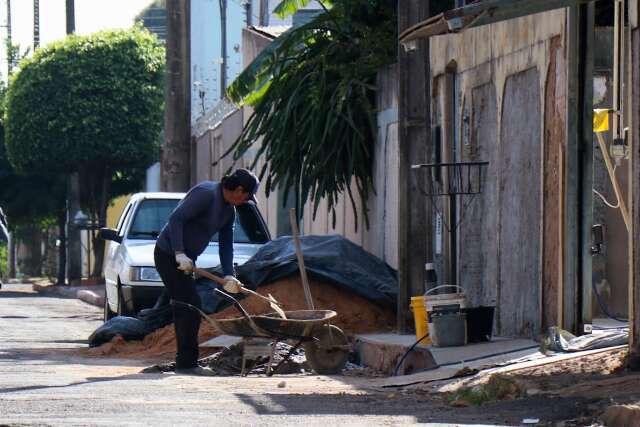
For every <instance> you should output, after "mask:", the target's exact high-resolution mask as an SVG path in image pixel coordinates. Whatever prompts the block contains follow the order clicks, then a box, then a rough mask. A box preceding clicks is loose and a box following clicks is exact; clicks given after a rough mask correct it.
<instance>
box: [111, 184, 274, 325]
mask: <svg viewBox="0 0 640 427" xmlns="http://www.w3.org/2000/svg"><path fill="white" fill-rule="evenodd" d="M185 195H186V193H137V194H134V195H133V196H131V198H130V199H129V202H128V203H127V205H126V206H125V208H124V210H123V211H122V215H121V216H120V219H119V220H118V224H117V227H116V229H111V228H102V229H101V230H100V237H102V238H103V239H105V240H107V241H108V247H107V248H106V259H105V264H104V276H105V287H106V298H105V303H104V319H105V321H106V320H108V319H110V318H112V317H113V316H114V315H119V316H130V315H134V314H135V313H137V312H138V311H140V310H142V309H144V308H149V307H152V306H153V305H154V304H155V302H156V300H157V299H158V297H159V296H160V294H161V293H162V290H163V284H162V280H161V279H160V275H159V274H158V272H157V271H156V268H155V266H154V260H153V251H154V248H155V244H156V239H157V238H158V235H159V234H160V231H161V230H162V228H163V227H164V225H165V224H166V223H167V220H168V219H169V215H170V214H171V212H173V210H174V209H175V207H176V206H177V205H178V203H179V202H180V200H181V199H182V198H183V197H184V196H185ZM236 212H237V215H236V224H235V231H234V234H233V241H234V257H233V261H234V264H236V265H240V264H244V263H245V262H246V261H247V260H248V259H249V258H251V257H252V256H253V255H254V254H255V253H256V252H257V251H258V249H259V248H260V247H261V246H262V245H263V244H265V243H267V242H268V241H269V240H271V236H270V235H269V231H268V229H267V226H266V224H265V221H264V219H263V218H262V215H260V212H259V210H258V208H257V206H256V205H255V204H254V203H253V202H249V203H246V204H244V205H242V206H238V207H237V208H236ZM219 264H220V258H219V255H218V235H217V234H216V235H214V236H213V238H212V239H211V241H210V242H209V246H208V247H207V248H206V249H205V251H204V253H203V254H202V255H200V256H199V257H198V259H197V261H196V265H197V266H198V267H199V268H211V267H216V266H218V265H219Z"/></svg>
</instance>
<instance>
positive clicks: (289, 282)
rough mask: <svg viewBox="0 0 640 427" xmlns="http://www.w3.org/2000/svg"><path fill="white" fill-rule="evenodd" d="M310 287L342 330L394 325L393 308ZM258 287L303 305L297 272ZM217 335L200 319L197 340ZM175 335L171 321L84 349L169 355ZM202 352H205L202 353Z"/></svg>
mask: <svg viewBox="0 0 640 427" xmlns="http://www.w3.org/2000/svg"><path fill="white" fill-rule="evenodd" d="M310 288H311V294H312V295H313V301H314V304H315V306H316V309H319V310H335V311H336V312H337V313H338V316H337V317H336V318H335V319H333V320H332V322H331V323H332V324H334V325H336V326H338V327H339V328H341V329H342V330H343V331H345V332H346V333H370V332H383V331H389V330H392V329H393V327H394V325H395V314H394V312H393V310H391V309H388V308H384V307H381V306H379V305H377V304H374V303H372V302H371V301H369V300H366V299H364V298H362V297H360V296H358V295H355V294H353V293H352V292H349V291H347V290H344V289H342V288H338V287H336V286H334V285H332V284H329V283H325V282H320V281H317V280H311V283H310ZM258 291H259V293H261V294H263V295H266V294H271V295H273V296H274V297H275V299H276V300H278V301H279V302H280V303H282V304H283V308H284V310H285V311H287V310H304V309H306V308H307V306H306V302H305V298H304V291H303V289H302V284H301V283H300V278H299V277H298V276H294V277H291V278H287V279H282V280H279V281H276V282H273V283H270V284H268V285H265V286H262V287H260V288H259V289H258ZM240 303H241V304H242V306H243V307H244V309H245V310H246V311H247V312H248V313H249V314H265V313H269V312H272V311H273V310H272V309H271V308H270V307H269V305H268V304H267V303H266V302H265V301H263V300H262V299H260V298H258V297H256V296H248V297H246V298H244V299H243V300H242V301H241V302H240ZM239 316H240V313H239V312H238V310H237V309H236V308H235V307H229V308H227V309H225V310H223V311H221V312H219V313H216V314H214V315H212V317H214V318H218V319H225V318H233V317H239ZM218 335H219V332H218V331H216V330H215V329H214V328H213V327H212V326H211V325H210V324H209V323H208V322H206V321H205V320H204V319H203V321H202V323H201V325H200V333H199V334H198V339H199V341H200V342H205V341H207V340H209V339H211V338H214V337H216V336H218ZM175 339H176V338H175V333H174V328H173V324H171V325H168V326H165V327H164V328H161V329H158V330H156V331H155V332H153V333H151V334H149V335H147V336H146V337H145V338H144V339H143V340H142V341H125V340H124V339H122V338H121V337H119V336H117V337H115V338H114V339H112V340H111V341H110V342H108V343H105V344H103V345H101V346H99V347H95V348H91V349H88V350H87V353H88V354H89V355H94V356H111V357H123V358H142V359H152V358H161V357H162V358H164V357H168V358H172V357H173V356H174V354H175V348H176V344H175ZM204 355H206V354H202V356H204Z"/></svg>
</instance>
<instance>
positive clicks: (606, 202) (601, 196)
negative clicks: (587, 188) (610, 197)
mask: <svg viewBox="0 0 640 427" xmlns="http://www.w3.org/2000/svg"><path fill="white" fill-rule="evenodd" d="M617 168H618V165H613V174H612V175H613V177H612V180H615V179H616V169H617ZM593 192H594V193H595V194H596V195H597V196H598V197H600V199H602V202H603V203H604V204H605V205H607V206H609V207H610V208H611V209H619V208H620V199H618V196H617V195H616V200H617V202H618V204H617V205H613V204H612V203H610V202H608V201H607V199H606V198H605V197H604V196H603V195H602V194H601V193H600V192H598V190H596V189H595V188H594V189H593Z"/></svg>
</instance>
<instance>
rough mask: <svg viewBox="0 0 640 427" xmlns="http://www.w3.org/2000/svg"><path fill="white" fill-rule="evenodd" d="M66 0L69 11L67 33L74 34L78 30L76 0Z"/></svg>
mask: <svg viewBox="0 0 640 427" xmlns="http://www.w3.org/2000/svg"><path fill="white" fill-rule="evenodd" d="M65 1H66V12H67V34H73V33H75V32H76V6H75V0H65Z"/></svg>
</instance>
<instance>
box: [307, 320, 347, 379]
mask: <svg viewBox="0 0 640 427" xmlns="http://www.w3.org/2000/svg"><path fill="white" fill-rule="evenodd" d="M313 337H314V338H315V339H314V340H312V341H307V342H305V343H304V344H303V347H304V352H305V356H306V357H307V362H309V366H311V369H313V370H314V371H315V372H316V373H317V374H320V375H332V374H339V373H340V372H341V371H342V369H343V368H344V366H345V365H346V364H347V359H348V358H349V350H348V346H349V341H348V340H347V336H346V335H345V334H344V332H342V330H341V329H340V328H338V327H337V326H334V325H322V326H320V327H318V328H316V329H314V330H313Z"/></svg>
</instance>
